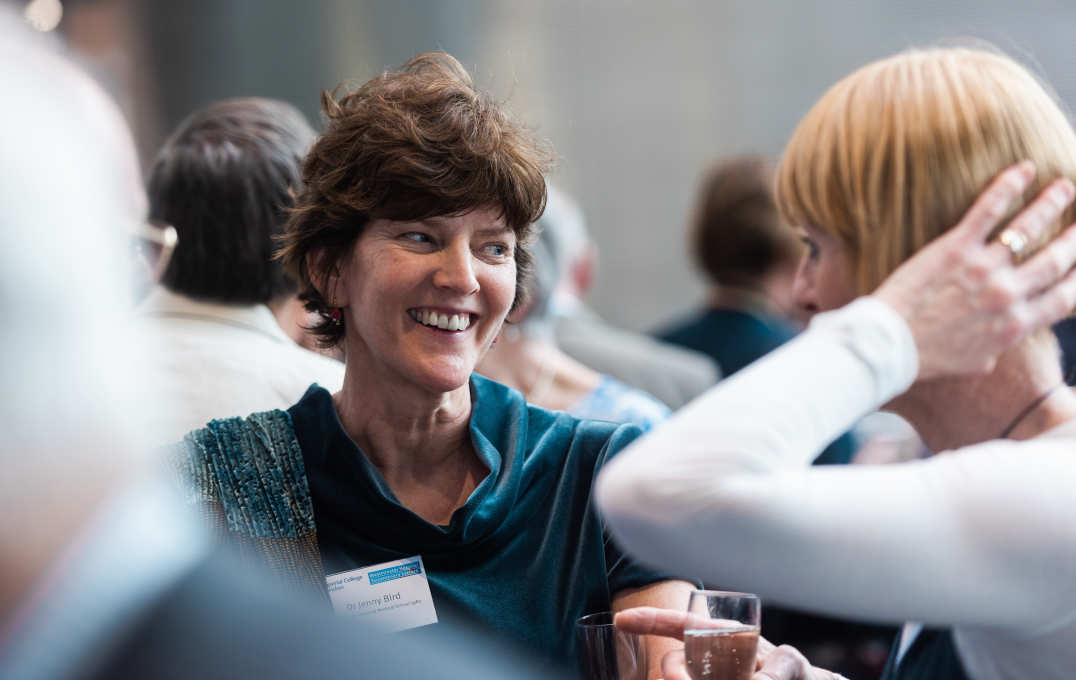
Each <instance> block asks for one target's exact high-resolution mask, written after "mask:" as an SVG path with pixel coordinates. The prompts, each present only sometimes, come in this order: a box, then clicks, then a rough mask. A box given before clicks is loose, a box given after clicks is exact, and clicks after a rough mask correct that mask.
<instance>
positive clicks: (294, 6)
mask: <svg viewBox="0 0 1076 680" xmlns="http://www.w3.org/2000/svg"><path fill="white" fill-rule="evenodd" d="M151 7H152V9H150V10H149V11H148V12H147V19H148V22H149V27H150V32H149V35H151V36H152V41H151V46H150V47H151V48H153V51H154V52H155V54H156V58H155V59H154V64H155V68H156V69H157V72H158V74H159V77H158V79H157V82H158V89H159V90H160V94H159V98H160V102H159V108H160V110H161V111H162V112H163V115H162V118H163V120H162V129H167V128H168V127H170V126H171V125H174V124H175V122H177V121H178V120H179V118H181V117H182V115H183V114H185V113H186V112H187V111H189V110H191V109H192V108H195V107H197V106H200V105H202V104H204V103H205V102H207V101H210V100H212V99H214V98H218V97H222V96H230V95H235V94H262V95H271V96H278V97H283V98H287V99H290V100H292V101H294V102H295V103H296V104H298V105H299V106H300V107H302V108H303V109H304V110H305V111H307V113H308V114H310V115H311V116H313V117H316V115H317V94H318V91H319V90H320V89H322V88H327V87H332V86H333V85H335V84H336V83H338V82H341V81H351V82H356V83H358V82H362V81H363V80H365V79H367V78H369V77H371V76H373V75H374V74H376V73H378V72H379V71H380V70H382V69H383V68H385V67H389V66H393V65H396V64H399V63H400V62H402V61H404V60H405V59H407V58H408V57H410V56H412V55H413V54H415V53H418V52H421V51H425V50H431V49H444V50H447V51H449V52H451V53H453V54H454V55H455V56H457V57H458V58H459V59H460V60H461V61H463V62H464V64H465V65H466V66H467V67H468V68H469V69H471V70H472V73H473V75H474V76H475V77H476V80H477V81H478V82H479V83H480V84H481V85H483V86H484V87H487V88H489V89H491V90H492V91H494V92H495V93H496V94H497V95H498V96H500V97H502V98H505V99H507V100H508V101H509V102H510V106H511V108H513V109H514V110H515V111H516V112H517V113H518V114H519V115H520V117H522V118H523V119H524V120H526V121H528V122H530V123H531V124H533V125H534V126H535V127H536V128H537V129H538V130H539V132H540V133H541V134H542V135H544V136H545V137H547V138H548V139H549V140H551V141H552V142H553V145H554V146H555V148H556V149H557V151H558V153H559V155H560V164H559V167H558V169H557V170H556V172H555V174H554V176H553V180H554V181H555V182H556V183H558V184H560V185H561V186H562V187H563V188H565V189H566V190H568V191H569V192H570V193H572V194H574V195H576V196H577V197H578V198H579V200H580V202H581V203H582V205H583V208H584V210H585V212H586V214H587V216H588V220H589V224H590V226H591V229H592V231H593V232H594V235H595V237H596V239H597V241H598V243H599V247H600V250H601V265H600V272H599V278H598V282H597V285H596V289H595V291H594V293H593V296H592V300H591V301H592V303H593V305H594V306H595V307H596V308H597V309H598V310H599V311H600V312H601V313H602V314H603V315H605V316H606V317H608V318H609V319H611V320H613V321H615V322H618V323H620V324H622V325H624V326H627V327H631V328H639V329H645V328H651V327H653V326H654V325H655V324H657V323H659V322H660V321H661V320H663V319H668V318H670V317H671V316H673V315H675V314H677V313H679V312H681V311H683V310H686V309H688V308H690V307H691V306H692V305H693V304H695V303H696V302H697V301H698V299H699V296H700V292H701V287H700V286H699V284H698V283H697V282H696V279H695V277H694V275H693V273H692V272H691V270H690V266H689V265H688V263H687V258H686V256H685V254H684V246H683V234H684V224H685V220H686V217H687V214H688V211H689V209H690V206H691V202H692V195H693V192H694V190H695V185H696V181H697V177H698V175H699V172H700V171H701V170H702V169H703V168H704V167H705V165H706V164H707V163H708V162H710V161H711V160H713V159H714V158H716V157H718V156H720V155H723V154H729V153H734V152H741V151H748V150H757V151H763V152H767V153H771V154H775V155H776V154H778V153H779V152H780V149H781V147H782V145H783V143H784V141H785V140H786V139H787V137H788V136H789V134H790V133H791V130H792V128H793V127H794V125H795V123H796V121H797V120H799V118H800V117H801V116H802V115H803V114H804V113H805V112H806V110H807V109H808V108H809V107H810V105H811V104H812V103H813V102H814V101H815V100H816V99H817V98H818V97H819V96H820V95H821V94H822V92H823V91H824V90H825V88H826V87H827V86H829V85H830V84H832V83H833V82H834V81H836V80H837V79H838V78H840V77H841V76H843V75H845V74H847V73H848V72H850V71H851V70H852V69H854V68H855V67H857V66H859V65H861V64H863V63H865V62H866V61H868V60H871V59H874V58H877V57H880V56H884V55H886V54H890V53H892V52H894V51H897V50H899V49H901V48H904V47H907V46H910V45H921V44H925V43H934V42H937V41H939V40H941V39H945V38H954V37H956V38H969V37H973V38H976V39H984V40H987V41H989V42H991V43H993V44H995V45H997V46H999V47H1001V48H1002V49H1004V50H1005V51H1007V52H1009V53H1011V54H1014V55H1016V56H1018V57H1020V58H1021V59H1022V60H1024V61H1025V62H1027V61H1030V62H1032V63H1034V64H1036V67H1037V68H1038V70H1039V71H1040V73H1042V74H1043V75H1045V77H1046V78H1047V79H1048V80H1050V81H1051V82H1052V83H1053V84H1054V86H1055V88H1056V89H1057V91H1058V92H1059V94H1060V96H1061V98H1062V99H1064V100H1066V101H1073V100H1074V98H1076V69H1074V67H1073V50H1072V47H1071V45H1072V44H1073V43H1074V42H1076V3H1072V2H1067V3H1066V2H1061V1H1059V0H1026V1H1025V2H1021V3H1013V2H1006V1H1005V0H982V1H979V2H970V1H964V0H938V1H935V2H928V1H927V0H916V1H908V2H896V1H887V0H867V1H864V2H852V1H850V0H814V1H803V2H798V1H794V0H784V1H776V0H758V1H754V2H748V1H737V0H725V1H722V2H718V1H713V2H706V1H702V0H699V1H694V2H687V1H676V0H670V1H664V2H657V1H655V2H642V1H630V0H542V1H534V2H528V1H523V0H519V1H516V2H510V1H508V0H501V1H497V0H383V1H378V0H358V1H356V0H322V1H320V2H303V3H299V2H286V1H284V0H212V1H209V0H202V1H199V2H196V1H193V0H192V1H189V2H176V3H171V2H163V1H161V2H154V3H152V5H151ZM156 141H159V140H147V142H146V143H147V144H148V145H152V144H154V143H156Z"/></svg>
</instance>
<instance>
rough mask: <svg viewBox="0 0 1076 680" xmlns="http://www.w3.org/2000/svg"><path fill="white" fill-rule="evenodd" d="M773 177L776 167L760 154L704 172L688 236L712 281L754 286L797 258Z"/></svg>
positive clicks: (697, 257) (696, 260)
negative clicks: (776, 196)
mask: <svg viewBox="0 0 1076 680" xmlns="http://www.w3.org/2000/svg"><path fill="white" fill-rule="evenodd" d="M774 178H775V168H774V165H773V163H771V162H770V161H769V160H768V159H766V158H765V157H762V156H740V157H737V158H732V159H729V160H726V161H723V162H720V163H717V164H715V165H714V166H712V167H711V168H710V169H709V170H708V171H707V172H706V175H705V176H704V178H703V182H702V186H701V187H700V191H699V198H698V203H697V204H696V208H695V215H694V219H693V222H692V224H691V231H690V237H689V238H690V247H691V250H692V253H691V254H692V256H693V257H694V259H695V262H696V264H697V265H698V266H699V268H700V269H701V270H702V272H703V273H704V274H705V275H706V277H707V278H708V279H709V280H710V281H711V282H712V283H716V284H718V285H726V286H736V287H742V288H754V287H757V286H758V285H759V284H760V283H761V282H762V280H763V279H764V278H765V277H766V275H767V274H769V273H771V272H772V271H773V270H774V269H775V268H776V267H778V266H780V265H782V264H786V263H790V262H794V261H795V259H796V258H797V257H798V255H799V252H800V245H799V242H798V240H797V238H796V236H795V234H794V233H793V232H792V230H791V229H790V228H789V227H788V226H787V225H785V224H783V223H782V222H781V219H780V217H779V215H778V213H777V205H776V203H775V201H774Z"/></svg>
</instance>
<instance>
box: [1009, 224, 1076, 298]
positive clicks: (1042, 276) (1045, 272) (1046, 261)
mask: <svg viewBox="0 0 1076 680" xmlns="http://www.w3.org/2000/svg"><path fill="white" fill-rule="evenodd" d="M1074 264H1076V225H1073V226H1070V227H1069V228H1068V229H1066V230H1065V231H1064V232H1062V234H1061V235H1060V236H1058V237H1057V238H1055V239H1054V240H1053V241H1052V242H1051V243H1050V245H1048V246H1046V247H1045V248H1043V249H1042V250H1041V251H1039V252H1038V253H1036V254H1035V256H1034V257H1032V258H1031V259H1030V260H1028V261H1027V262H1025V263H1024V264H1022V265H1020V267H1019V268H1018V269H1017V275H1018V276H1019V279H1020V283H1021V292H1023V293H1024V294H1025V295H1028V294H1031V293H1037V292H1039V291H1041V290H1043V289H1045V288H1048V287H1049V286H1050V285H1051V284H1053V283H1055V282H1056V281H1057V280H1058V279H1060V278H1061V277H1063V276H1064V275H1065V274H1066V273H1068V271H1069V270H1070V269H1072V266H1073V265H1074Z"/></svg>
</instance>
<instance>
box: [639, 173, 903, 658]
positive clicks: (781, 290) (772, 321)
mask: <svg viewBox="0 0 1076 680" xmlns="http://www.w3.org/2000/svg"><path fill="white" fill-rule="evenodd" d="M775 170H776V168H775V167H774V165H773V163H771V162H770V160H769V159H768V158H766V157H765V156H761V155H744V156H737V157H734V158H730V159H727V160H723V161H719V162H717V163H714V164H713V165H712V166H711V167H710V168H709V169H708V170H707V171H706V173H705V174H704V176H703V180H702V183H701V186H700V188H699V194H698V198H697V199H696V206H695V212H694V216H693V218H692V220H691V226H690V229H689V232H688V233H689V236H688V243H689V251H690V254H691V257H692V259H693V260H694V261H695V264H696V267H697V268H698V270H699V271H700V272H701V273H702V274H703V276H704V277H705V279H706V283H707V285H708V288H709V290H708V294H707V300H706V304H705V306H704V308H703V309H700V310H697V311H695V312H692V313H690V314H689V315H688V316H687V317H685V318H683V319H681V320H679V321H676V322H674V323H672V324H670V325H669V326H667V327H665V328H664V329H663V330H661V331H659V332H657V333H656V337H658V338H660V339H661V340H663V341H665V342H670V343H672V344H675V345H680V346H683V347H687V348H689V349H692V350H695V351H698V352H703V353H705V354H707V355H709V356H710V357H712V358H713V359H714V360H715V361H716V362H717V363H718V365H719V366H721V367H722V370H723V371H724V372H725V376H726V377H728V376H730V375H732V374H734V373H736V372H738V371H739V370H740V369H742V368H744V367H745V366H747V365H748V364H750V363H752V362H753V361H756V360H757V359H759V358H760V357H762V356H765V355H766V354H768V353H769V352H771V351H772V350H774V349H776V348H777V347H780V346H781V345H783V344H784V343H786V342H788V341H789V340H791V339H792V338H794V337H795V336H796V334H797V333H798V332H799V329H798V320H799V319H800V318H802V316H801V315H802V312H797V311H796V309H797V307H796V304H795V298H794V295H793V283H794V280H795V274H796V269H797V267H798V266H799V262H800V259H801V254H802V253H803V248H804V247H803V244H802V242H801V241H800V238H799V236H798V235H797V234H796V233H795V232H794V231H793V230H792V228H791V227H790V226H788V225H787V224H785V223H784V222H783V221H782V220H781V217H780V215H778V213H777V202H776V201H775V200H774V182H775V180H776V173H775ZM884 431H885V430H883V432H884ZM860 441H862V440H861V439H860V438H859V437H858V436H857V434H856V433H854V432H845V433H843V434H841V436H839V437H837V439H835V440H834V441H833V442H831V443H830V444H829V445H828V446H826V448H825V449H824V450H823V451H822V452H821V453H820V454H819V455H818V458H817V459H816V460H815V463H816V464H840V463H848V462H850V461H851V460H852V458H853V456H854V455H855V454H856V453H857V450H858V448H859V443H860ZM882 441H885V442H888V441H889V439H880V440H879V444H877V445H874V446H872V447H871V451H872V452H873V454H872V455H873V456H874V458H873V459H872V460H876V459H878V458H879V457H881V456H882V455H884V453H885V452H888V451H891V450H893V447H889V448H887V449H885V451H884V452H883V450H882V447H881V446H880V442H882ZM712 587H715V588H720V587H723V584H722V583H721V581H720V580H716V581H714V582H713V584H712ZM764 614H765V618H766V627H767V630H768V631H769V635H770V636H771V637H773V638H774V639H778V640H781V641H783V642H785V643H787V644H791V645H794V646H796V647H797V648H799V649H801V650H802V651H803V652H804V653H805V654H807V656H808V658H810V659H812V660H815V661H818V662H821V660H823V659H824V661H825V664H824V665H825V666H826V667H827V668H832V669H834V670H837V671H840V672H842V673H845V674H847V675H850V676H852V677H858V676H860V675H863V674H869V673H871V672H872V671H873V672H874V674H875V675H877V673H878V671H880V670H881V668H882V664H884V662H885V649H886V645H887V641H888V640H890V639H892V636H893V633H894V632H895V631H893V630H892V629H890V628H883V627H873V626H862V625H857V624H852V623H848V622H844V621H840V620H837V619H829V618H825V617H819V616H813V615H810V614H807V613H803V612H797V611H794V610H788V609H785V608H783V607H780V606H778V603H774V602H769V603H767V604H766V606H765V612H764ZM879 649H880V653H872V650H879Z"/></svg>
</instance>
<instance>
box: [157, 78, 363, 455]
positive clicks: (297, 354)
mask: <svg viewBox="0 0 1076 680" xmlns="http://www.w3.org/2000/svg"><path fill="white" fill-rule="evenodd" d="M313 139H314V131H313V130H312V129H311V128H310V125H309V124H308V123H307V122H306V119H305V118H303V115H302V114H301V113H300V112H299V111H298V110H297V109H296V108H295V107H294V106H292V105H291V104H288V103H285V102H282V101H277V100H273V99H263V98H257V97H249V98H239V99H226V100H223V101H219V102H216V103H214V104H211V105H210V106H208V107H206V108H205V109H202V110H201V111H198V112H196V113H194V114H192V115H191V116H190V117H188V118H187V119H186V120H185V121H183V123H181V124H180V126H179V128H178V129H176V131H175V132H174V133H173V134H172V136H171V137H170V138H169V139H168V140H167V141H166V142H165V144H164V146H163V147H162V148H161V150H160V151H159V152H158V154H157V158H156V160H155V161H154V163H153V167H152V168H151V170H150V173H149V179H148V191H149V213H150V218H151V219H152V220H154V221H155V222H160V223H165V224H170V225H172V226H173V227H174V228H175V229H176V232H177V234H178V236H179V244H178V246H177V247H176V249H175V252H174V253H173V254H172V258H171V260H170V262H169V263H168V266H167V268H166V269H165V271H164V275H163V278H162V280H161V285H159V286H157V287H156V288H154V289H153V290H152V291H150V293H149V296H148V297H147V298H146V300H145V301H144V302H143V304H142V305H141V307H140V308H139V310H138V319H139V321H140V323H139V324H138V326H139V327H140V329H142V330H144V331H147V332H148V333H149V335H147V336H146V338H145V340H144V341H145V342H146V343H147V345H149V343H153V344H152V345H149V346H152V348H153V349H154V352H153V353H152V359H151V361H152V362H153V363H154V364H155V367H154V368H155V370H156V375H157V379H158V381H159V382H158V384H157V389H158V390H159V394H160V395H161V396H162V397H163V398H164V399H165V400H166V401H168V402H169V403H171V404H173V405H174V407H173V408H172V409H170V410H168V411H166V412H162V413H161V414H160V418H161V420H160V422H158V423H157V424H156V426H155V428H154V430H155V432H156V434H157V436H159V437H161V440H160V441H161V443H162V444H163V443H166V442H170V441H177V440H179V439H180V438H181V437H182V436H183V434H184V433H186V432H187V431H189V430H191V429H194V428H196V427H200V426H201V425H203V424H205V422H206V421H207V420H209V419H210V418H213V417H214V416H219V415H221V414H227V413H249V412H252V411H258V410H268V409H271V408H283V407H287V406H290V405H291V404H293V403H295V401H296V400H297V399H298V398H299V397H301V396H302V395H303V393H304V392H305V391H306V389H307V388H308V387H309V386H310V385H311V384H312V383H318V384H321V385H324V386H325V387H327V388H329V389H331V390H336V389H339V387H340V385H341V384H342V383H343V376H344V367H343V364H341V363H340V362H337V361H333V360H331V359H329V358H327V357H324V356H321V355H319V354H316V353H314V352H312V351H309V350H307V349H303V348H301V347H299V346H298V345H297V344H296V343H295V341H294V340H293V338H292V337H289V335H288V334H287V333H286V332H285V330H284V329H283V328H282V327H281V324H280V322H279V321H278V319H277V317H275V316H274V313H273V311H274V310H276V311H277V312H278V313H280V314H281V318H284V319H285V323H286V325H287V327H288V329H289V330H291V331H297V330H298V329H297V324H296V320H295V318H294V316H295V314H294V312H295V307H296V306H297V304H296V303H297V298H296V284H295V281H293V280H292V279H291V278H289V277H288V276H287V275H286V274H285V273H284V270H283V267H282V266H281V264H280V263H279V262H277V261H275V260H273V252H274V251H275V249H276V247H277V242H276V238H277V237H278V236H279V235H280V233H281V232H282V231H283V229H284V221H285V220H286V219H287V211H288V209H289V208H290V207H291V206H292V204H293V203H294V199H293V198H292V197H293V195H294V193H295V192H296V191H298V189H299V186H300V177H299V174H300V171H299V164H300V162H301V161H302V157H303V155H304V154H305V153H306V151H307V149H308V148H309V147H310V144H311V142H312V141H313ZM300 318H301V317H300ZM294 334H295V335H299V333H298V332H296V333H294ZM300 337H301V335H300Z"/></svg>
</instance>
